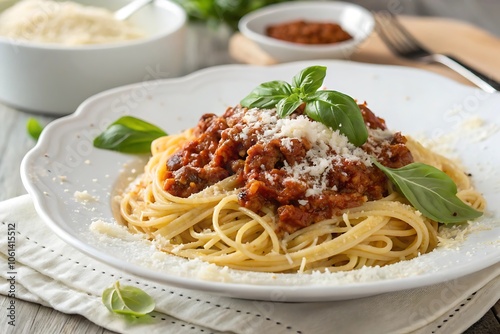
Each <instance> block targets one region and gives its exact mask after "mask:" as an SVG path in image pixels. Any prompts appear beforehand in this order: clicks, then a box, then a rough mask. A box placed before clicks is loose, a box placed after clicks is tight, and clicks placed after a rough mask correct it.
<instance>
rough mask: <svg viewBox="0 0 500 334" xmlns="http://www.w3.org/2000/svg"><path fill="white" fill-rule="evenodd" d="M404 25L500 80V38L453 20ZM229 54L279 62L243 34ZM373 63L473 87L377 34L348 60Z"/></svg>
mask: <svg viewBox="0 0 500 334" xmlns="http://www.w3.org/2000/svg"><path fill="white" fill-rule="evenodd" d="M400 20H401V23H403V25H404V26H405V27H406V28H408V30H409V31H410V32H411V33H413V34H414V35H415V37H416V38H417V39H418V40H419V41H420V42H421V43H422V44H423V45H424V46H426V47H427V48H428V49H430V50H433V51H435V52H440V53H446V54H450V55H453V56H455V57H456V58H458V59H460V60H462V61H463V62H465V63H466V64H468V65H470V66H472V67H473V68H475V69H477V70H479V71H481V72H483V73H485V74H486V75H489V76H491V77H492V78H493V79H495V80H497V81H500V39H499V38H498V37H496V36H494V35H492V34H490V33H489V32H487V31H485V30H482V29H480V28H478V27H476V26H474V25H471V24H469V23H465V22H462V21H458V20H453V19H445V18H434V17H413V16H402V17H400ZM229 53H230V54H231V56H232V57H233V58H234V59H235V60H237V61H239V62H242V63H247V64H255V65H270V64H275V63H276V61H275V60H274V59H272V58H271V57H270V56H269V55H267V54H266V53H264V52H263V51H262V50H261V49H260V48H259V47H258V46H257V45H256V44H255V43H253V42H252V41H250V40H248V39H247V38H246V37H244V36H243V35H241V34H240V33H236V34H234V35H233V36H232V37H231V39H230V41H229ZM349 59H350V60H353V61H359V62H364V63H373V64H392V65H403V66H410V67H418V68H423V69H426V70H430V71H433V72H436V73H439V74H442V75H444V76H447V77H449V78H452V79H454V80H457V81H459V82H462V83H465V84H470V85H472V84H471V83H470V82H469V81H467V80H466V79H464V78H462V77H461V76H460V75H458V74H456V73H455V72H453V71H451V70H449V69H448V68H446V67H445V66H443V65H439V64H431V65H428V64H422V63H418V62H415V61H409V60H406V59H401V58H398V57H397V56H395V55H393V54H392V53H391V52H390V51H389V49H387V47H386V46H385V45H384V44H383V42H382V40H381V39H380V38H379V36H378V35H377V33H376V32H375V31H374V32H373V33H372V35H371V36H370V37H369V38H368V39H367V40H366V41H365V42H364V43H363V44H362V45H361V46H360V47H359V48H358V49H357V50H356V51H355V52H354V53H353V55H352V56H351V57H350V58H349Z"/></svg>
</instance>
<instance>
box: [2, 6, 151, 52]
mask: <svg viewBox="0 0 500 334" xmlns="http://www.w3.org/2000/svg"><path fill="white" fill-rule="evenodd" d="M0 36H5V37H10V38H14V39H18V40H26V41H34V42H41V43H56V44H62V45H84V44H104V43H111V42H119V41H126V40H132V39H138V38H142V37H144V33H143V32H142V31H140V30H139V29H138V28H137V27H134V26H133V25H132V24H131V23H130V22H127V21H118V20H116V19H115V18H114V17H113V13H112V12H111V11H109V10H107V9H104V8H98V7H89V6H83V5H80V4H78V3H74V2H70V1H65V2H56V1H51V0H23V1H20V2H18V3H17V4H15V5H14V6H12V7H10V8H8V9H7V10H5V11H4V12H3V13H2V15H0Z"/></svg>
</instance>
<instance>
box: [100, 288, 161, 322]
mask: <svg viewBox="0 0 500 334" xmlns="http://www.w3.org/2000/svg"><path fill="white" fill-rule="evenodd" d="M102 302H103V304H104V305H105V306H106V307H107V308H108V310H110V311H111V312H114V313H118V314H123V315H131V316H135V317H141V316H144V315H146V314H148V313H150V312H152V311H153V310H154V308H155V301H154V299H153V298H152V297H151V296H150V295H148V294H147V293H146V292H144V291H143V290H141V289H139V288H136V287H134V286H121V285H120V283H119V282H118V281H116V282H115V284H113V286H112V287H110V288H107V289H106V290H104V292H103V293H102Z"/></svg>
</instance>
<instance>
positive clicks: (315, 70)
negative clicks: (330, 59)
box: [292, 66, 326, 95]
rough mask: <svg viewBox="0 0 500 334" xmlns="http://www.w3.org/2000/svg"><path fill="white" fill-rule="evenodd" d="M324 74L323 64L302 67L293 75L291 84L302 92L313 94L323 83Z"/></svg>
mask: <svg viewBox="0 0 500 334" xmlns="http://www.w3.org/2000/svg"><path fill="white" fill-rule="evenodd" d="M325 76H326V67H325V66H310V67H307V68H305V69H303V70H302V71H300V73H299V74H297V75H295V76H294V77H293V79H292V86H293V87H297V88H300V91H301V92H302V93H303V94H306V95H308V94H313V93H315V92H316V91H317V90H318V89H319V88H320V87H321V85H322V84H323V80H324V79H325Z"/></svg>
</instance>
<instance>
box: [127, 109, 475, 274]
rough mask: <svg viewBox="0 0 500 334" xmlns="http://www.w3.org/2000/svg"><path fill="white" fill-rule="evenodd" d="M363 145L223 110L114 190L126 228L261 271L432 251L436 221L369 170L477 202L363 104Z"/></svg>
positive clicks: (187, 252) (465, 186) (309, 127)
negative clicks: (432, 172) (440, 181)
mask: <svg viewBox="0 0 500 334" xmlns="http://www.w3.org/2000/svg"><path fill="white" fill-rule="evenodd" d="M360 108H361V110H362V114H363V118H364V120H365V124H366V125H367V127H368V129H369V139H368V141H367V142H366V143H365V144H364V145H363V146H362V147H354V146H353V145H351V144H350V143H349V142H348V141H347V140H346V138H345V137H344V136H342V135H340V134H339V133H338V131H333V130H332V129H330V128H328V127H326V126H324V125H322V124H321V123H318V122H315V121H312V120H310V119H309V118H307V117H306V116H304V115H301V114H300V112H297V113H296V114H295V115H294V116H293V117H291V118H290V119H279V118H278V117H276V114H275V110H272V109H271V110H261V109H256V108H254V109H247V108H243V107H241V106H237V107H234V108H229V109H228V110H227V111H226V112H225V114H224V115H222V116H220V117H217V116H215V115H211V114H207V115H204V116H203V117H202V118H201V120H200V122H199V124H198V125H197V127H195V128H192V129H189V130H186V131H184V132H183V133H180V134H176V135H169V136H165V137H161V138H159V139H157V140H155V141H154V142H153V144H152V149H151V151H152V157H151V159H150V160H149V162H148V164H147V165H146V167H145V172H144V174H143V175H141V176H140V177H139V178H138V179H137V180H136V182H134V183H133V184H132V185H131V186H130V187H129V189H128V190H127V191H126V192H125V193H124V194H123V196H122V199H121V203H120V212H121V216H122V218H123V221H124V223H125V224H126V225H127V226H128V227H129V229H130V230H131V231H133V232H136V233H144V234H146V235H147V236H148V238H149V239H151V240H152V241H153V242H154V243H155V245H156V246H157V247H158V248H159V249H160V250H162V251H165V252H168V253H171V254H175V255H177V256H181V257H184V258H188V259H194V258H198V259H202V260H204V261H207V262H210V263H214V264H217V265H220V266H228V267H230V268H234V269H240V270H251V271H261V272H310V271H313V270H317V271H340V270H352V269H357V268H361V267H363V266H383V265H387V264H391V263H395V262H398V261H401V260H407V259H411V258H414V257H416V256H418V255H419V254H424V253H428V252H430V251H431V250H432V249H434V248H435V247H436V245H437V227H438V223H437V222H435V221H432V220H430V219H428V218H426V217H424V216H422V215H421V214H420V212H419V211H418V210H416V209H415V208H413V207H412V206H411V205H409V203H408V202H407V201H406V200H405V199H404V198H403V197H402V196H401V195H400V194H399V193H398V192H396V191H395V190H394V189H392V187H391V186H390V183H389V182H388V180H387V178H386V177H385V176H384V175H383V173H381V172H380V170H378V169H377V168H375V167H374V166H373V164H372V162H371V159H372V158H373V157H375V158H376V159H377V160H378V161H379V162H381V163H382V164H384V165H386V166H389V167H393V168H397V167H401V166H404V165H407V164H409V163H411V162H413V161H418V162H424V163H427V164H429V165H432V166H434V167H436V168H438V169H441V170H442V171H444V172H445V173H447V174H448V175H449V176H450V177H451V178H452V179H453V180H454V181H455V183H456V184H457V187H458V190H459V191H458V194H457V196H458V197H459V198H460V199H461V200H463V201H464V202H466V203H468V204H469V205H471V206H472V207H474V208H475V209H477V210H480V211H482V210H484V208H485V200H484V198H483V197H482V196H481V194H480V193H478V192H477V191H476V190H474V189H473V188H472V186H471V183H470V180H469V178H468V177H467V176H466V174H465V173H463V171H462V170H461V169H460V168H459V167H458V166H457V165H455V164H454V163H453V162H451V161H450V160H448V159H446V158H444V157H442V156H440V155H438V154H436V153H433V152H432V151H430V150H428V149H426V148H424V147H423V146H422V145H420V144H419V143H417V142H416V141H414V140H412V139H407V138H405V137H404V136H402V135H401V134H399V133H392V132H390V131H388V130H387V128H386V126H385V122H384V121H383V120H382V119H380V118H378V117H376V116H375V115H374V114H373V113H372V112H371V111H370V110H369V109H368V108H367V107H366V105H364V104H362V105H360Z"/></svg>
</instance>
